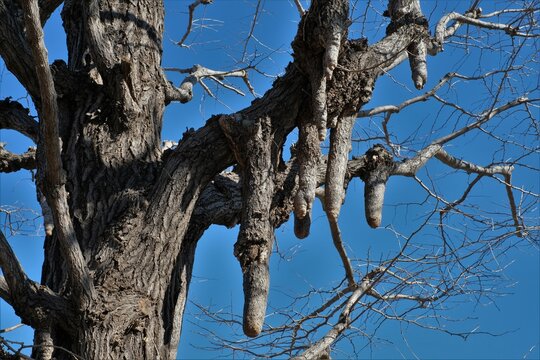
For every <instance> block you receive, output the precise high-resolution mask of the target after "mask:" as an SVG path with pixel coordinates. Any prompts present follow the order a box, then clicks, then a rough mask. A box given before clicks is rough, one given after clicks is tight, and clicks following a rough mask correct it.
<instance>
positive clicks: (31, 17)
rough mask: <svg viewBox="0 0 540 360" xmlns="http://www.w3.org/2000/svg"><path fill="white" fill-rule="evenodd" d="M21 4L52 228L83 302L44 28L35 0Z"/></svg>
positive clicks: (83, 279)
mask: <svg viewBox="0 0 540 360" xmlns="http://www.w3.org/2000/svg"><path fill="white" fill-rule="evenodd" d="M92 2H95V1H92ZM22 5H23V9H24V13H25V16H24V18H25V24H26V36H27V38H28V43H29V45H30V48H31V51H32V54H33V57H34V61H35V63H36V72H37V78H38V83H39V89H40V94H41V107H40V109H39V110H40V114H41V116H40V117H41V124H40V130H41V133H42V136H43V143H39V144H38V150H39V148H40V147H41V149H42V151H43V152H44V157H45V168H44V169H43V168H40V170H42V171H43V172H44V174H43V176H44V180H45V185H46V189H47V191H46V193H45V195H46V196H47V200H48V204H49V205H50V207H51V209H52V211H53V216H54V220H55V225H56V226H55V228H56V229H57V232H58V237H59V240H60V243H61V245H62V250H63V253H64V256H65V258H66V261H67V263H68V266H69V268H70V272H71V280H72V283H73V285H75V286H74V287H75V291H76V292H80V293H82V294H83V295H84V296H83V297H82V298H81V299H80V300H81V305H82V303H84V302H85V301H88V300H89V298H91V297H92V296H93V293H94V288H93V284H92V280H91V278H90V274H89V271H88V268H87V266H86V262H85V260H84V258H83V255H82V252H81V249H80V247H79V243H78V242H77V239H76V237H75V231H74V229H73V223H72V220H71V216H70V213H69V208H68V202H67V193H66V189H65V185H64V182H65V179H64V176H65V175H64V170H63V169H62V160H61V158H60V143H59V138H60V137H59V132H58V105H57V103H56V100H57V96H56V90H55V88H54V81H53V77H52V74H51V70H50V68H49V63H48V60H47V50H46V48H45V43H44V40H43V29H42V28H41V24H40V20H39V10H38V7H37V0H24V1H22ZM96 6H97V5H96Z"/></svg>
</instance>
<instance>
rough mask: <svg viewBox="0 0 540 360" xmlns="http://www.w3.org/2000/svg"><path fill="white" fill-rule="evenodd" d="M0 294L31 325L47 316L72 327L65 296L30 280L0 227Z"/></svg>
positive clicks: (39, 322) (38, 325) (40, 324)
mask: <svg viewBox="0 0 540 360" xmlns="http://www.w3.org/2000/svg"><path fill="white" fill-rule="evenodd" d="M0 269H1V270H2V273H3V274H4V278H1V279H0V297H2V299H4V300H5V301H7V302H8V303H9V304H10V305H11V306H13V308H14V309H15V312H16V313H17V315H19V316H20V317H21V318H22V319H23V321H24V322H25V323H27V324H29V325H32V326H33V327H35V328H39V327H42V326H43V324H45V323H46V322H47V321H48V320H49V319H48V318H49V317H54V320H55V321H58V322H59V323H60V324H63V325H64V326H65V327H66V328H68V329H73V323H72V322H73V313H72V310H71V307H70V306H69V303H68V302H67V300H66V299H65V298H63V297H61V296H59V295H58V294H56V293H54V292H53V291H52V290H50V289H49V288H48V287H46V286H44V285H39V284H37V283H35V282H34V281H32V280H30V279H29V278H28V277H27V276H26V273H25V272H24V270H23V268H22V267H21V265H20V263H19V261H18V260H17V257H16V256H15V254H14V253H13V250H12V249H11V246H10V245H9V243H8V241H7V239H6V237H5V236H4V233H3V232H2V231H0Z"/></svg>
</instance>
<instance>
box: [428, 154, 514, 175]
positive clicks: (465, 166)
mask: <svg viewBox="0 0 540 360" xmlns="http://www.w3.org/2000/svg"><path fill="white" fill-rule="evenodd" d="M435 157H436V158H437V159H438V160H440V161H442V162H443V163H445V164H446V165H448V166H450V167H452V168H454V169H460V170H463V171H465V172H467V173H475V174H480V175H494V174H503V175H508V174H510V173H511V172H512V170H514V167H513V166H509V165H494V166H488V167H482V166H478V165H475V164H472V163H470V162H468V161H464V160H461V159H457V158H455V157H453V156H452V155H450V154H448V153H447V152H446V151H445V150H444V149H442V148H441V149H439V151H437V152H436V153H435Z"/></svg>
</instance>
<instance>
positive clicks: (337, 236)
mask: <svg viewBox="0 0 540 360" xmlns="http://www.w3.org/2000/svg"><path fill="white" fill-rule="evenodd" d="M328 222H329V224H330V231H331V233H332V240H333V241H334V246H335V248H336V250H337V252H338V253H339V257H340V258H341V262H342V263H343V267H344V268H345V275H346V277H347V281H348V283H349V286H354V285H355V284H356V282H355V280H354V271H353V269H352V265H351V260H350V259H349V257H348V256H347V252H346V251H345V247H344V246H343V239H342V237H341V231H340V230H339V225H338V222H337V218H331V217H330V216H328Z"/></svg>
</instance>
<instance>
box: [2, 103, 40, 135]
mask: <svg viewBox="0 0 540 360" xmlns="http://www.w3.org/2000/svg"><path fill="white" fill-rule="evenodd" d="M0 129H10V130H15V131H18V132H20V133H21V134H23V135H25V136H27V137H29V138H30V139H32V141H34V142H35V143H37V140H38V139H37V136H38V131H39V129H38V123H37V121H35V120H34V118H33V117H32V116H30V114H29V110H28V109H26V108H25V107H23V106H22V105H21V104H20V103H18V102H16V101H12V100H11V99H10V98H7V99H4V100H1V101H0Z"/></svg>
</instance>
